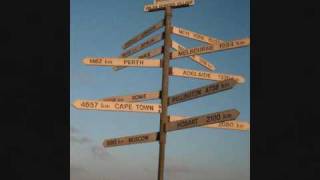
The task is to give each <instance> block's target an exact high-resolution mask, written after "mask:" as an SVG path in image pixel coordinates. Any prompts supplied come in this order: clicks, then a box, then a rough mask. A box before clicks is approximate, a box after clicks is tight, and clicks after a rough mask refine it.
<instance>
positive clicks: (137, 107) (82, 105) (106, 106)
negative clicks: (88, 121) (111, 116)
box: [73, 100, 161, 113]
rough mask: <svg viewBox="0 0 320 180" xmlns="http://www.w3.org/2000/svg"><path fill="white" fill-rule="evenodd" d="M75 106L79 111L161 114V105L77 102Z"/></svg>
mask: <svg viewBox="0 0 320 180" xmlns="http://www.w3.org/2000/svg"><path fill="white" fill-rule="evenodd" d="M73 106H74V107H75V108H77V109H86V110H99V111H125V112H146V113H160V112H161V105H160V104H144V103H130V102H107V101H97V100H76V101H75V102H74V103H73Z"/></svg>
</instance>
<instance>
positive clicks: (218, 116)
mask: <svg viewBox="0 0 320 180" xmlns="http://www.w3.org/2000/svg"><path fill="white" fill-rule="evenodd" d="M239 114H240V112H239V111H238V110H236V109H230V110H225V111H221V112H216V113H210V114H205V115H201V116H196V117H191V118H187V119H182V120H180V121H174V122H169V123H167V125H166V131H176V130H180V129H186V128H193V127H198V126H203V125H207V124H214V123H219V122H224V121H231V120H235V119H236V118H237V117H238V116H239Z"/></svg>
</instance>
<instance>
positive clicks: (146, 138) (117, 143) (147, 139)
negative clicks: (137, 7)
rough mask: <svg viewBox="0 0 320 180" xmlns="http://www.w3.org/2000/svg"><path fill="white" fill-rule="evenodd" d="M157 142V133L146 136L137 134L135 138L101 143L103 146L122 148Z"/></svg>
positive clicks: (107, 140) (127, 137) (129, 137)
mask: <svg viewBox="0 0 320 180" xmlns="http://www.w3.org/2000/svg"><path fill="white" fill-rule="evenodd" d="M158 140H159V133H157V132H155V133H148V134H139V135H135V136H126V137H120V138H114V139H106V140H104V141H103V146H104V147H106V148H108V147H114V146H123V145H130V144H140V143H149V142H154V141H158Z"/></svg>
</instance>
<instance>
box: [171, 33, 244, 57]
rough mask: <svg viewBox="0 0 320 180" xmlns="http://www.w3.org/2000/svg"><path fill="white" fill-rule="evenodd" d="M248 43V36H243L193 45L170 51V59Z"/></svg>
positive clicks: (233, 47)
mask: <svg viewBox="0 0 320 180" xmlns="http://www.w3.org/2000/svg"><path fill="white" fill-rule="evenodd" d="M249 44H250V38H244V39H240V40H233V41H225V42H223V43H220V44H212V45H208V46H200V47H194V48H189V49H185V50H181V51H176V52H172V53H171V59H175V58H181V57H186V56H191V55H197V54H208V53H213V52H217V51H223V50H228V49H235V48H240V47H245V46H249Z"/></svg>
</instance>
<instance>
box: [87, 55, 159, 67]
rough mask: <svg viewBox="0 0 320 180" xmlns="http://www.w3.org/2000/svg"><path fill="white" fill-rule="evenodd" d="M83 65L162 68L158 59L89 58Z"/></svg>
mask: <svg viewBox="0 0 320 180" xmlns="http://www.w3.org/2000/svg"><path fill="white" fill-rule="evenodd" d="M83 63H84V64H86V65H93V66H124V67H161V63H160V60H158V59H136V58H109V57H87V58H84V59H83Z"/></svg>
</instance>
